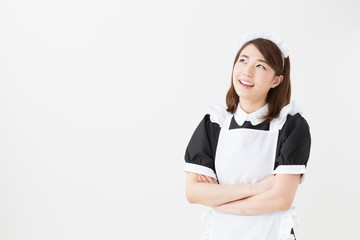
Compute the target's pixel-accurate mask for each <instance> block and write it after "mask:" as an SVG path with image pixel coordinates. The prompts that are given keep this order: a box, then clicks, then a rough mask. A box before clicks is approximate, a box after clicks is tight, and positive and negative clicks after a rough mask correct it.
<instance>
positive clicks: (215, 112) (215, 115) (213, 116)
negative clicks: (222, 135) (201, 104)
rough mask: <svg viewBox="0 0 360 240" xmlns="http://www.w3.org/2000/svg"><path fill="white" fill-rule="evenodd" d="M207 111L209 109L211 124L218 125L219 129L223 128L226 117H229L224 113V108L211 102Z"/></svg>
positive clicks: (226, 112)
mask: <svg viewBox="0 0 360 240" xmlns="http://www.w3.org/2000/svg"><path fill="white" fill-rule="evenodd" d="M209 109H210V120H211V121H212V122H216V123H218V124H219V125H220V127H222V126H223V124H224V122H225V119H226V117H227V116H229V115H231V113H230V112H228V111H226V107H224V106H222V105H220V104H218V103H216V102H212V103H211V104H210V105H209Z"/></svg>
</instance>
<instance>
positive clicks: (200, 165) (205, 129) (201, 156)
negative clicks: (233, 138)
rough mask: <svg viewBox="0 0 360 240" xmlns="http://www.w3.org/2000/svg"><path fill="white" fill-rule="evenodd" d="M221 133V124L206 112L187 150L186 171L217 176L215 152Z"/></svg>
mask: <svg viewBox="0 0 360 240" xmlns="http://www.w3.org/2000/svg"><path fill="white" fill-rule="evenodd" d="M219 134H220V125H219V124H218V123H216V122H212V121H211V120H210V114H206V115H205V116H204V117H203V119H202V120H201V122H200V123H199V125H198V126H197V128H196V129H195V131H194V133H193V135H192V136H191V139H190V141H189V143H188V145H187V148H186V151H185V166H184V171H185V172H194V173H199V174H203V175H206V176H209V177H213V178H217V177H216V171H215V160H214V159H215V153H216V146H217V142H218V139H219Z"/></svg>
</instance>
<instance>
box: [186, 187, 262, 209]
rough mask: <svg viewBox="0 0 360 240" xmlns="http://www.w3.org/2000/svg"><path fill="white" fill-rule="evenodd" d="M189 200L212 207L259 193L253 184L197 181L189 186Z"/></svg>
mask: <svg viewBox="0 0 360 240" xmlns="http://www.w3.org/2000/svg"><path fill="white" fill-rule="evenodd" d="M186 191H187V193H186V195H187V197H188V200H189V202H191V203H198V204H202V205H206V206H210V207H214V206H218V205H220V204H223V203H227V202H231V201H234V200H238V199H243V198H246V197H249V196H253V195H255V194H257V190H256V188H255V186H254V185H253V184H235V185H221V184H210V183H201V182H197V183H195V184H191V186H189V187H187V190H186Z"/></svg>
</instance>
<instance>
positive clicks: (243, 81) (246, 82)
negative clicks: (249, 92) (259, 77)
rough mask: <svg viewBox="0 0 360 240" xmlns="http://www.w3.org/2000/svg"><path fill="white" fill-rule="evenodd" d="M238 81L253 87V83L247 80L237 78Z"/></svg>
mask: <svg viewBox="0 0 360 240" xmlns="http://www.w3.org/2000/svg"><path fill="white" fill-rule="evenodd" d="M239 82H240V83H241V84H242V85H245V86H249V87H253V86H254V84H252V83H250V82H248V81H245V80H240V79H239Z"/></svg>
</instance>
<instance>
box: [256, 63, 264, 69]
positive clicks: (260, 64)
mask: <svg viewBox="0 0 360 240" xmlns="http://www.w3.org/2000/svg"><path fill="white" fill-rule="evenodd" d="M257 66H261V67H262V68H263V69H266V68H265V67H264V65H261V64H258V65H257Z"/></svg>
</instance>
